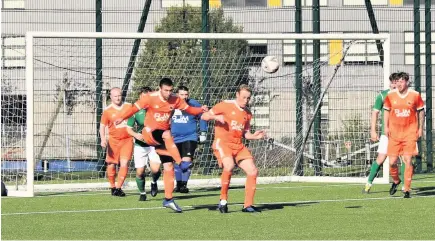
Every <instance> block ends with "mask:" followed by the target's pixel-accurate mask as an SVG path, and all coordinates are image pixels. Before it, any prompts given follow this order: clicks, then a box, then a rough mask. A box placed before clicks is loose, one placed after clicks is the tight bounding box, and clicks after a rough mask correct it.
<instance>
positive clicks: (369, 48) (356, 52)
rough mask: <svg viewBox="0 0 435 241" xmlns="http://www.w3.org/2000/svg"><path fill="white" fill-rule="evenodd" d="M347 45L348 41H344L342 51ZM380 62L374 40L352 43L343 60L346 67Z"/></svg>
mask: <svg viewBox="0 0 435 241" xmlns="http://www.w3.org/2000/svg"><path fill="white" fill-rule="evenodd" d="M381 33H386V32H381ZM356 34H357V33H356ZM349 43H350V41H348V40H345V41H344V45H343V49H344V48H346V47H347V46H348V44H349ZM381 43H382V42H381ZM380 61H381V58H380V57H379V52H378V47H377V45H376V40H358V41H356V42H354V43H353V44H352V46H350V48H349V50H348V52H347V55H346V57H345V58H344V63H345V64H348V65H349V64H353V65H369V64H378V63H379V62H380Z"/></svg>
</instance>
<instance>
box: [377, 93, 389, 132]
mask: <svg viewBox="0 0 435 241" xmlns="http://www.w3.org/2000/svg"><path fill="white" fill-rule="evenodd" d="M388 92H390V90H383V91H381V93H379V94H378V95H377V96H376V100H375V105H374V106H373V110H377V111H380V112H381V135H385V131H384V100H385V98H386V97H387V94H388Z"/></svg>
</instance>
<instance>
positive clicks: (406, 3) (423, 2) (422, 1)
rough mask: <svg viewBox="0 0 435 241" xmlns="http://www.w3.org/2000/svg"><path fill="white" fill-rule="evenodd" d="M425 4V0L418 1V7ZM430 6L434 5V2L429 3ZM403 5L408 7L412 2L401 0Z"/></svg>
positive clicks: (412, 0)
mask: <svg viewBox="0 0 435 241" xmlns="http://www.w3.org/2000/svg"><path fill="white" fill-rule="evenodd" d="M424 4H425V0H420V5H424ZM431 4H432V5H434V4H435V2H434V1H432V2H431ZM403 5H406V6H409V5H412V6H413V5H414V0H403Z"/></svg>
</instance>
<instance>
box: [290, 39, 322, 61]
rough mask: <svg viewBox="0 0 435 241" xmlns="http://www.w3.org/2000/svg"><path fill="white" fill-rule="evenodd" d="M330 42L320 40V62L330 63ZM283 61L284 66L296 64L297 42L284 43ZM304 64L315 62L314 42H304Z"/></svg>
mask: <svg viewBox="0 0 435 241" xmlns="http://www.w3.org/2000/svg"><path fill="white" fill-rule="evenodd" d="M328 57H329V56H328V41H327V40H320V61H321V62H326V61H328ZM283 58H284V59H283V61H284V64H295V63H296V41H295V40H284V41H283ZM302 62H303V63H307V62H308V63H312V62H313V40H302Z"/></svg>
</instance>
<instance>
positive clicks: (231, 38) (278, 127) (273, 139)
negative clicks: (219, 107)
mask: <svg viewBox="0 0 435 241" xmlns="http://www.w3.org/2000/svg"><path fill="white" fill-rule="evenodd" d="M97 38H101V39H103V70H102V71H103V83H104V88H105V89H104V91H102V93H101V95H102V96H100V98H101V99H103V102H105V100H106V98H107V95H106V91H107V90H108V89H110V88H111V87H121V85H122V80H123V75H124V74H125V71H126V66H127V64H128V59H129V58H128V57H129V54H130V51H129V50H130V48H131V44H132V43H133V42H134V40H135V39H143V40H144V41H143V42H145V43H144V44H142V45H141V47H140V51H139V52H140V53H139V56H138V58H136V59H137V60H136V63H135V70H134V72H133V76H134V77H133V78H132V82H133V86H132V87H131V86H130V89H129V93H128V99H129V100H130V101H135V98H136V96H137V88H139V87H140V86H143V85H149V86H151V87H153V88H156V87H157V84H156V83H158V80H159V79H160V78H161V77H163V76H167V77H170V78H172V79H174V81H175V87H176V86H178V85H180V84H183V85H187V86H188V87H189V88H190V95H191V97H192V98H195V99H197V100H198V101H199V102H200V103H206V104H208V105H209V106H212V105H214V104H216V103H218V102H219V101H221V100H224V99H229V98H233V97H234V92H235V89H236V87H237V86H238V85H240V84H242V83H246V84H249V85H250V86H251V87H252V89H253V96H252V98H251V103H250V108H251V111H252V113H253V121H252V122H251V125H252V129H266V130H267V132H268V139H265V140H259V141H249V142H246V145H247V146H248V147H249V148H250V149H251V150H252V153H253V155H254V157H255V159H256V163H257V166H258V169H259V178H258V183H276V182H284V181H310V182H347V183H364V182H365V181H366V176H367V173H368V169H369V165H370V162H372V161H374V159H375V158H376V152H375V151H376V146H377V144H373V143H370V142H369V130H368V126H369V118H370V112H371V109H372V104H373V103H374V98H375V96H376V95H377V94H378V93H379V91H381V90H383V89H386V88H388V87H389V79H388V77H389V75H390V37H389V35H388V34H359V33H354V34H247V33H217V34H216V33H210V34H204V33H187V34H185V33H93V32H28V33H27V34H26V68H25V83H22V86H24V87H23V88H22V89H21V91H25V95H26V103H27V104H26V107H25V108H26V113H27V115H26V117H25V118H26V135H25V142H24V140H22V139H19V140H16V139H14V140H6V141H9V142H8V143H7V145H6V144H5V145H4V144H3V141H2V153H4V152H5V151H8V150H9V149H8V148H11V147H12V148H15V149H20V150H23V151H22V152H19V151H18V152H17V153H15V154H11V155H9V156H7V157H4V156H3V155H2V178H3V180H5V182H6V184H7V186H8V189H9V193H10V195H17V196H33V195H34V193H35V192H44V191H49V192H59V191H76V190H96V189H105V188H107V187H108V184H107V181H106V179H105V177H102V176H100V174H101V173H100V170H97V169H96V161H97V159H98V154H97V153H96V150H97V148H96V147H97V145H99V143H97V142H96V133H97V131H98V130H96V123H95V119H96V118H95V115H96V112H95V106H93V103H94V102H95V101H96V99H95V98H96V97H95V96H96V92H95V91H96V90H95V62H94V61H95V40H96V39H97ZM202 39H208V40H210V49H209V50H208V51H207V52H206V53H203V52H202V50H201V40H202ZM296 40H301V41H302V45H303V50H304V51H303V56H302V57H303V68H302V73H300V75H297V74H296V72H295V65H294V64H295V58H296V56H295V51H294V49H295V42H296ZM313 40H320V41H321V57H320V59H313V55H312V50H313V49H312V47H311V46H312V42H313ZM375 41H381V43H382V44H383V49H384V52H383V54H384V56H383V62H381V61H380V57H379V54H378V53H377V51H375V50H374V49H376V47H375V48H373V45H374V46H375ZM259 46H261V47H262V48H263V50H264V47H265V46H266V47H265V48H266V49H267V53H265V52H264V51H263V50H261V49H260V47H259ZM259 49H260V50H259ZM266 55H273V56H276V57H277V58H278V59H279V62H280V69H279V70H278V71H277V72H276V73H274V74H268V73H265V72H264V71H262V69H261V67H260V63H261V60H262V58H263V57H264V56H266ZM313 68H320V76H314V73H316V72H315V71H313ZM298 77H299V79H301V80H302V82H303V83H302V84H303V89H302V93H300V94H302V101H301V102H297V101H296V89H295V81H296V79H298ZM316 80H320V82H321V84H320V86H321V89H320V90H319V89H314V87H313V86H317V85H314V84H313V83H314V81H316ZM315 93H320V96H313V95H314V94H315ZM318 97H320V101H318V102H316V99H315V98H318ZM97 99H98V97H97ZM104 106H105V105H104ZM297 106H299V109H301V110H302V111H301V112H299V113H296V107H297ZM316 113H320V114H321V126H320V128H321V129H320V131H319V132H316V133H320V135H321V136H314V134H313V131H312V130H313V128H311V126H312V125H313V123H314V121H315V118H314V116H315V115H316ZM297 115H299V116H302V118H303V128H302V130H297V129H296V122H295V120H296V116H297ZM212 125H213V124H212V123H210V127H209V133H208V142H207V143H205V144H203V145H199V147H198V150H197V155H196V157H195V158H194V168H193V170H192V177H191V181H189V186H210V185H212V186H217V185H219V183H220V179H219V174H220V173H219V172H220V169H219V168H218V167H217V165H216V161H215V159H214V157H213V151H212V150H211V147H210V146H211V142H212V138H213V132H212V130H213V129H212ZM316 138H318V139H319V140H320V142H319V143H320V144H319V146H317V147H316V148H315V145H316V144H315V141H313V140H315V139H316ZM2 139H3V138H2ZM313 143H314V144H313ZM298 148H299V150H303V151H302V152H300V151H299V152H298V151H297V150H298ZM319 150H320V152H319ZM318 157H320V160H319V158H318ZM387 165H388V163H387V162H386V163H384V168H383V172H382V173H380V177H379V178H377V179H375V182H377V183H388V180H389V173H388V168H386V167H388V166H387ZM129 173H130V177H134V168H133V167H132V166H131V168H130V172H129ZM232 183H234V184H243V183H244V178H243V174H242V173H238V172H236V173H235V174H234V178H233V179H232ZM128 187H131V188H135V183H134V181H133V182H129V181H127V182H126V188H128Z"/></svg>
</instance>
